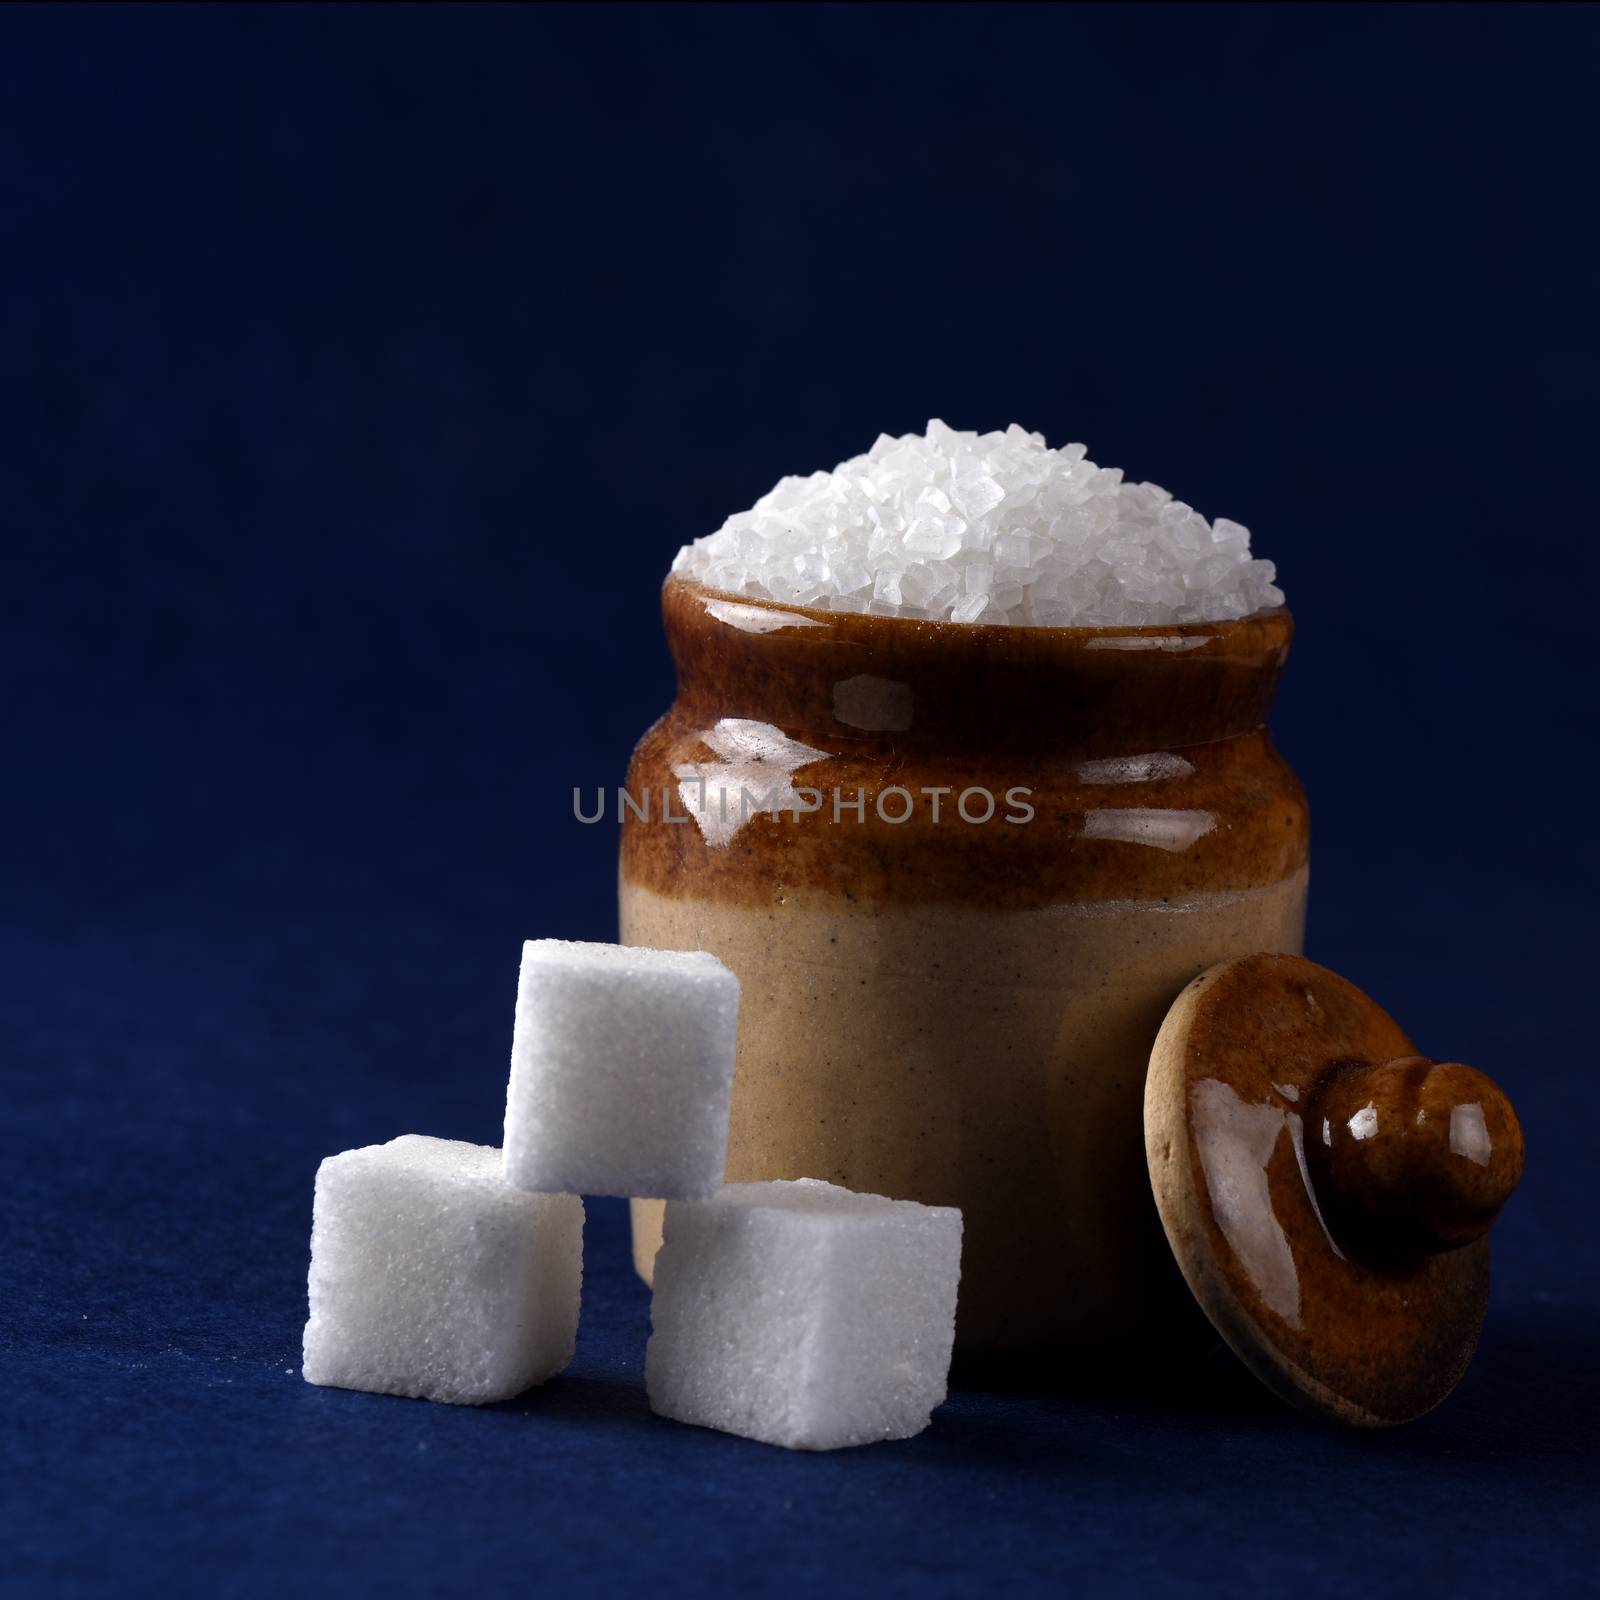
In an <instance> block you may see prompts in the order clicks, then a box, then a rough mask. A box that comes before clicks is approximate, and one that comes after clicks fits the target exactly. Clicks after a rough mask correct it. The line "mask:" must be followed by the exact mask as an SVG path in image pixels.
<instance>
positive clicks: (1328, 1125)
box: [1306, 1056, 1523, 1255]
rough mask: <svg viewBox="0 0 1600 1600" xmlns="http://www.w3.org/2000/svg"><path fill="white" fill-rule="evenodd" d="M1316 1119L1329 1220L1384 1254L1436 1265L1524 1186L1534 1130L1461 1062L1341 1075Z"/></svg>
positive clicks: (1312, 1130) (1317, 1107) (1315, 1109)
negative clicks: (1528, 1131)
mask: <svg viewBox="0 0 1600 1600" xmlns="http://www.w3.org/2000/svg"><path fill="white" fill-rule="evenodd" d="M1311 1111H1312V1119H1313V1120H1311V1121H1310V1122H1309V1123H1308V1126H1307V1129H1306V1134H1307V1138H1306V1143H1307V1145H1308V1147H1309V1149H1308V1151H1307V1154H1308V1155H1310V1156H1311V1159H1312V1161H1313V1163H1314V1164H1315V1171H1316V1177H1317V1178H1318V1179H1319V1180H1320V1182H1319V1183H1318V1188H1319V1192H1322V1193H1323V1194H1324V1195H1325V1198H1326V1202H1327V1204H1328V1205H1329V1208H1330V1210H1333V1211H1334V1213H1335V1214H1334V1215H1333V1216H1330V1218H1329V1220H1330V1222H1332V1223H1333V1224H1334V1226H1335V1229H1336V1231H1337V1230H1338V1228H1339V1226H1340V1224H1341V1223H1342V1224H1343V1226H1344V1227H1345V1228H1346V1229H1348V1230H1350V1231H1351V1232H1352V1233H1353V1234H1358V1235H1359V1237H1360V1239H1361V1241H1362V1242H1363V1243H1365V1244H1367V1245H1368V1246H1369V1247H1370V1248H1371V1249H1373V1250H1375V1251H1376V1252H1378V1253H1382V1254H1391V1253H1398V1254H1427V1255H1433V1254H1438V1253H1440V1252H1442V1251H1446V1250H1456V1249H1459V1248H1460V1247H1461V1246H1462V1245H1466V1244H1470V1243H1471V1242H1472V1241H1473V1240H1474V1239H1477V1238H1480V1237H1481V1236H1482V1235H1483V1234H1485V1233H1486V1232H1487V1231H1488V1229H1489V1225H1490V1224H1491V1223H1492V1222H1493V1221H1494V1219H1495V1216H1496V1214H1497V1213H1498V1212H1499V1210H1500V1208H1501V1206H1502V1205H1504V1204H1505V1202H1506V1200H1507V1199H1508V1198H1509V1197H1510V1194H1511V1191H1512V1190H1513V1189H1515V1188H1516V1186H1517V1182H1518V1180H1519V1179H1520V1178H1521V1177H1522V1158H1523V1148H1522V1127H1521V1124H1520V1123H1518V1121H1517V1114H1516V1112H1515V1111H1513V1110H1512V1109H1511V1102H1510V1101H1509V1100H1507V1099H1506V1097H1505V1095H1504V1094H1503V1093H1502V1092H1501V1091H1500V1089H1499V1088H1498V1087H1497V1086H1496V1084H1495V1083H1494V1082H1493V1081H1492V1080H1491V1079H1489V1078H1487V1077H1485V1076H1484V1074H1483V1073H1481V1072H1479V1071H1477V1070H1476V1069H1475V1068H1472V1067H1467V1066H1463V1065H1462V1064H1461V1063H1460V1062H1459V1061H1430V1060H1429V1059H1428V1058H1427V1057H1426V1056H1399V1057H1396V1058H1395V1059H1394V1060H1391V1061H1384V1062H1380V1063H1379V1064H1377V1065H1375V1066H1374V1065H1369V1064H1367V1063H1363V1062H1344V1063H1338V1064H1335V1065H1334V1066H1333V1067H1332V1068H1331V1069H1330V1070H1329V1071H1328V1072H1327V1074H1326V1075H1325V1076H1324V1078H1323V1080H1322V1082H1321V1083H1320V1084H1319V1086H1318V1090H1317V1093H1316V1096H1315V1099H1314V1101H1313V1105H1312V1107H1311ZM1312 1152H1315V1154H1312ZM1353 1242H1354V1241H1353Z"/></svg>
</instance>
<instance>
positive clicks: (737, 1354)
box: [304, 939, 961, 1450]
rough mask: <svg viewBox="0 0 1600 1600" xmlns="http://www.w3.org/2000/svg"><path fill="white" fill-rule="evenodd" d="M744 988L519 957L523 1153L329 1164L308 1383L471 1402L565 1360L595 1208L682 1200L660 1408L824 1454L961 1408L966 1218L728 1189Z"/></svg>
mask: <svg viewBox="0 0 1600 1600" xmlns="http://www.w3.org/2000/svg"><path fill="white" fill-rule="evenodd" d="M738 1008H739V982H738V979H737V978H736V977H735V976H734V975H733V974H732V973H731V972H730V971H728V969H727V968H726V967H725V966H723V964H722V963H721V962H720V961H718V960H717V959H716V958H715V957H714V956H711V955H708V954H706V953H705V952H698V951H692V952H681V951H667V950H641V949H633V948H625V947H623V946H619V945H597V944H570V943H565V942H563V941H560V940H553V939H541V940H533V941H530V942H529V943H528V944H526V945H525V946H524V947H523V953H522V968H521V973H520V976H519V980H518V986H517V1008H516V1021H515V1026H514V1029H513V1039H512V1052H511V1078H510V1083H509V1085H508V1088H507V1096H506V1119H505V1144H504V1148H503V1150H495V1149H493V1148H490V1147H485V1146H477V1145H468V1144H458V1143H455V1142H452V1141H448V1140H442V1139H429V1138H422V1137H418V1136H415V1135H410V1136H407V1137H404V1138H400V1139H395V1140H393V1141H392V1142H391V1143H389V1144H386V1145H377V1146H372V1147H369V1148H367V1149H363V1150H349V1151H346V1152H345V1153H344V1154H342V1155H338V1156H333V1157H330V1158H329V1159H328V1160H327V1161H324V1162H323V1164H322V1167H321V1169H320V1170H319V1172H318V1174H317V1185H316V1196H315V1202H314V1209H313V1223H312V1241H311V1250H312V1260H311V1274H310V1302H311V1314H310V1320H309V1321H308V1322H307V1324H306V1333H305V1366H304V1373H305V1377H306V1378H307V1380H308V1381H310V1382H312V1383H317V1384H326V1385H331V1386H334V1387H339V1388H349V1389H366V1390H372V1391H375V1392H378V1393H386V1394H401V1395H410V1396H415V1397H420V1398H426V1399H432V1400H441V1401H447V1402H451V1403H455V1404H463V1405H471V1404H481V1403H484V1402H487V1401H493V1400H502V1399H508V1398H510V1397H511V1396H513V1395H516V1394H519V1393H521V1392H522V1391H523V1390H525V1389H527V1388H529V1387H531V1386H533V1385H535V1384H539V1383H543V1382H544V1381H545V1380H546V1379H547V1378H550V1377H552V1376H554V1375H555V1374H556V1373H558V1372H560V1371H561V1370H562V1369H563V1368H564V1367H565V1366H566V1364H567V1362H568V1361H569V1360H570V1359H571V1357H572V1353H573V1349H574V1346H575V1341H576V1336H577V1326H578V1312H579V1300H580V1294H581V1286H582V1277H583V1262H582V1250H583V1245H582V1240H583V1202H582V1200H581V1199H579V1198H578V1196H579V1195H580V1194H592V1195H616V1196H625V1197H639V1198H654V1199H665V1200H666V1201H667V1202H668V1204H667V1215H666V1230H665V1243H664V1245H663V1247H662V1250H661V1254H660V1256H659V1258H658V1261H657V1266H656V1273H655V1289H654V1298H653V1302H652V1306H651V1319H652V1324H653V1328H654V1332H653V1334H652V1336H651V1339H650V1345H649V1350H648V1353H647V1357H646V1386H647V1388H648V1391H649V1395H650V1402H651V1405H652V1407H653V1408H654V1409H655V1410H656V1411H658V1412H659V1413H661V1414H662V1415H664V1416H668V1417H673V1418H676V1419H678V1420H680V1421H684V1422H693V1423H699V1424H702V1425H703V1426H706V1427H713V1428H720V1429H723V1430H725V1431H727V1432H730V1433H738V1434H743V1435H746V1436H747V1437H750V1438H754V1439H761V1440H765V1441H767V1442H769V1443H773V1444H781V1445H787V1446H790V1447H793V1448H800V1449H816V1450H825V1449H833V1448H836V1447H838V1446H840V1445H851V1444H862V1443H866V1442H869V1441H871V1440H875V1439H898V1438H906V1437H909V1436H910V1435H911V1434H914V1433H917V1432H919V1431H921V1429H922V1428H924V1427H926V1426H927V1423H928V1420H929V1416H930V1414H931V1412H932V1410H933V1408H934V1407H935V1406H936V1405H938V1404H939V1403H940V1402H941V1401H942V1400H943V1399H944V1394H945V1382H946V1375H947V1373H948V1369H949V1364H950V1352H951V1344H952V1340H953V1335H954V1322H955V1302H956V1286H957V1280H958V1277H959V1273H960V1252H961V1216H960V1213H959V1212H958V1211H955V1210H953V1209H951V1208H948V1207H938V1206H922V1205H917V1204H914V1203H912V1202H909V1201H893V1200H886V1199H883V1198H881V1197H878V1196H875V1195H858V1194H852V1193H851V1192H850V1191H848V1190H845V1189H841V1188H837V1187H835V1186H833V1185H831V1184H826V1183H819V1182H814V1181H811V1180H807V1179H801V1180H797V1181H792V1182H775V1183H760V1184H738V1185H733V1186H729V1187H723V1182H722V1180H723V1170H724V1166H725V1164H726V1159H727V1143H728V1113H729V1103H730V1097H731V1092H732V1085H733V1065H734V1038H735V1033H736V1029H737V1023H738Z"/></svg>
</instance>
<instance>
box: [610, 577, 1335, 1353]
mask: <svg viewBox="0 0 1600 1600" xmlns="http://www.w3.org/2000/svg"><path fill="white" fill-rule="evenodd" d="M663 611H664V618H665V624H666V632H667V638H668V642H669V644H670V647H671V650H672V655H673V659H674V662H675V664H676V667H677V673H678V696H677V699H676V701H675V703H674V704H673V706H672V708H671V710H670V711H669V712H668V713H667V715H666V716H665V717H663V718H662V719H661V721H659V722H658V723H657V724H656V725H655V726H654V727H653V728H652V729H651V730H650V731H649V732H648V733H647V734H646V735H645V736H644V738H643V739H642V740H641V742H640V744H639V746H638V749H637V750H636V752H635V754H634V757H633V761H632V764H631V767H630V770H629V774H628V780H627V789H628V793H629V795H630V796H631V798H632V804H630V805H629V806H627V807H625V808H624V815H623V830H622V847H621V925H622V937H623V940H624V942H626V943H632V944H642V945H653V946H659V947H666V948H677V949H703V950H710V951H712V952H714V953H715V954H716V955H718V956H719V957H721V959H722V960H723V961H725V962H726V963H727V964H728V965H729V966H730V967H732V968H733V970H734V971H735V972H737V973H738V975H739V977H740V979H741V982H742V988H743V1004H742V1012H741V1022H740V1033H739V1051H738V1066H737V1072H736V1078H735V1085H734V1100H733V1113H732V1126H731V1132H730V1145H729V1155H728V1179H729V1181H730V1182H737V1181H745V1180H753V1179H765V1178H798V1177H814V1178H824V1179H828V1180H831V1181H833V1182H837V1183H842V1184H846V1185H848V1186H849V1187H851V1188H854V1189H858V1190H866V1191H872V1192H876V1193H881V1194H885V1195H890V1196H894V1197H897V1198H907V1199H916V1200H922V1201H925V1202H929V1203H937V1204H953V1205H958V1206H960V1207H961V1209H962V1212H963V1215H964V1217H965V1220H966V1244H965V1251H964V1260H963V1277H962V1291H961V1307H960V1313H959V1326H958V1334H959V1339H960V1342H961V1346H962V1348H963V1349H965V1350H969V1351H972V1350H985V1349H987V1350H1008V1349H1019V1348H1027V1347H1037V1346H1044V1345H1052V1344H1060V1343H1094V1342H1101V1341H1108V1340H1113V1339H1117V1338H1119V1337H1122V1336H1124V1335H1126V1334H1128V1333H1129V1332H1131V1331H1133V1330H1135V1329H1137V1328H1138V1327H1139V1326H1140V1325H1141V1323H1142V1321H1143V1319H1144V1318H1145V1316H1146V1315H1147V1313H1148V1311H1149V1309H1150V1307H1151V1305H1152V1303H1153V1297H1154V1296H1156V1295H1157V1294H1158V1293H1159V1292H1160V1291H1161V1289H1162V1286H1164V1285H1166V1284H1168V1283H1170V1282H1171V1281H1172V1279H1173V1277H1174V1276H1175V1275H1174V1274H1173V1273H1172V1269H1171V1261H1170V1258H1169V1257H1167V1255H1166V1252H1165V1246H1164V1245H1163V1243H1162V1241H1161V1234H1160V1228H1159V1226H1158V1224H1157V1222H1156V1219H1155V1214H1154V1211H1153V1208H1152V1204H1151V1199H1150V1184H1149V1179H1148V1176H1147V1173H1146V1169H1145V1164H1144V1153H1143V1147H1142V1141H1141V1137H1140V1108H1141V1097H1142V1093H1143V1084H1144V1078H1145V1072H1146V1067H1147V1064H1148V1060H1149V1056H1150V1049H1151V1045H1152V1043H1153V1041H1154V1040H1155V1037H1156V1034H1157V1031H1158V1029H1159V1028H1160V1026H1161V1022H1162V1018H1163V1016H1164V1015H1165V1013H1166V1011H1167V1008H1168V1006H1169V1005H1170V1004H1171V1003H1172V1001H1173V999H1174V998H1175V997H1176V996H1177V994H1178V993H1179V992H1180V991H1181V990H1182V989H1183V988H1184V986H1185V985H1186V984H1187V983H1188V982H1189V981H1190V980H1191V979H1193V978H1194V977H1195V976H1196V975H1197V974H1199V973H1200V972H1202V971H1203V970H1205V969H1206V968H1208V967H1210V966H1212V965H1213V964H1215V963H1217V962H1219V961H1224V960H1227V959H1229V958H1230V957H1234V956H1240V955H1244V954H1248V953H1251V952H1259V951H1267V952H1271V951H1280V952H1296V951H1298V950H1299V948H1300V945H1301V938H1302V931H1303V926H1304V916H1305V901H1306V875H1307V866H1306V850H1307V826H1308V819H1307V811H1306V803H1305V799H1304V796H1303V794H1302V792H1301V789H1300V786H1299V784H1298V783H1297V782H1296V780H1295V777H1294V775H1293V773H1292V772H1291V771H1290V770H1289V768H1288V767H1287V765H1286V764H1285V763H1284V761H1283V759H1282V757H1281V756H1280V755H1279V754H1278V752H1277V751H1276V750H1275V749H1274V748H1273V745H1272V743H1271V740H1270V739H1269V737H1268V735H1267V731H1266V720H1267V713H1268V709H1269V707H1270V704H1271V701H1272V697H1273V692H1274V690H1275V688H1276V685H1277V682H1278V676H1279V673H1280V672H1281V670H1282V668H1283V664H1284V660H1285V658H1286V656H1287V654H1288V649H1289V640H1290V635H1291V632H1292V624H1291V621H1290V618H1289V615H1288V613H1287V612H1286V611H1284V610H1276V611H1271V612H1266V613H1261V614H1258V615H1256V616H1254V617H1249V618H1246V619H1243V620H1239V621H1228V622H1218V623H1191V624H1183V625H1174V626H1170V627H1125V628H1059V629H1058V628H1012V627H987V626H975V625H967V624H955V623H943V622H925V621H918V620H912V619H908V618H901V617H879V616H868V615H840V614H830V613H827V612H820V611H806V610H798V609H793V608H785V607H781V606H778V605H775V604H772V603H768V602H756V601H752V600H748V599H743V598H739V597H735V596H731V595H723V594H718V593H716V592H714V591H710V590H707V589H704V588H702V587H700V586H698V585H696V584H694V583H692V582H689V581H687V580H685V579H682V578H678V577H674V578H671V579H669V580H668V582H667V584H666V586H665V589H664V591H663ZM634 1229H635V1258H636V1262H637V1264H638V1266H639V1269H640V1271H641V1272H643V1273H644V1274H645V1275H646V1276H648V1275H649V1271H650V1265H651V1262H652V1260H653V1256H654V1251H655V1248H656V1246H657V1244H658V1243H659V1237H660V1207H659V1205H657V1204H655V1203H653V1202H648V1201H640V1202H635V1206H634Z"/></svg>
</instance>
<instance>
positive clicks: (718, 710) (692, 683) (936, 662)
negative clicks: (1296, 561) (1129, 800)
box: [662, 577, 1294, 760]
mask: <svg viewBox="0 0 1600 1600" xmlns="http://www.w3.org/2000/svg"><path fill="white" fill-rule="evenodd" d="M662 614H663V619H664V622H665V625H666V634H667V642H668V644H669V646H670V647H671V650H672V656H673V660H674V662H675V663H676V665H677V671H678V705H677V707H676V710H677V712H678V713H679V714H680V715H681V716H683V717H684V718H686V719H687V721H688V723H689V724H690V725H698V726H703V727H709V726H711V725H712V724H714V723H715V722H717V721H718V720H720V719H722V718H724V717H735V718H749V719H751V720H753V721H759V722H764V723H770V724H773V725H775V726H777V727H779V728H781V729H782V730H783V731H784V732H785V733H787V734H789V735H791V736H792V737H795V738H801V739H803V738H805V736H806V735H807V734H808V733H810V734H814V735H822V734H826V735H827V736H828V737H830V738H831V739H833V740H835V741H838V740H841V739H843V740H858V741H860V742H861V743H862V744H864V745H869V746H870V745H877V746H881V747H884V748H905V747H924V748H927V749H948V748H962V749H965V750H967V751H970V752H973V753H977V752H983V751H989V752H994V753H995V754H997V755H998V754H1003V753H1007V752H1022V751H1026V752H1027V753H1028V754H1029V755H1031V756H1032V757H1034V758H1043V759H1048V758H1050V757H1064V758H1067V759H1072V760H1084V759H1092V758H1095V757H1108V756H1119V755H1134V754H1139V753H1143V752H1146V751H1152V750H1175V749H1182V748H1184V747H1185V746H1192V745H1199V744H1207V743H1211V742H1213V741H1215V740H1219V739H1227V738H1230V737H1232V736H1234V735H1236V734H1242V733H1249V732H1251V731H1253V730H1256V729H1259V728H1261V727H1262V726H1263V725H1264V724H1265V723H1266V720H1267V713H1268V710H1269V708H1270V706H1271V704H1272V697H1273V695H1274V693H1275V692H1276V690H1277V686H1278V678H1279V675H1280V674H1281V672H1282V671H1283V665H1284V662H1285V660H1286V659H1287V658H1288V654H1289V641H1290V638H1291V636H1292V635H1293V632H1294V623H1293V620H1292V618H1291V617H1290V615H1289V612H1288V611H1287V610H1286V609H1283V608H1279V609H1277V610H1273V611H1264V612H1258V613H1257V614H1256V615H1254V616H1251V617H1245V618H1242V619H1240V620H1238V621H1230V622H1190V623H1175V624H1172V625H1170V626H1160V627H1126V628H1031V627H1011V626H1000V627H996V626H984V625H982V624H976V623H952V622H923V621H918V620H916V619H914V618H907V617H878V616H865V615H858V614H853V613H835V612H826V611H814V610H808V609H805V608H803V607H799V606H786V605H779V604H776V603H774V602H771V601H761V600H753V599H750V598H748V597H746V596H742V595H732V594H722V593H719V592H717V591H715V590H710V589H706V588H704V587H702V586H701V585H699V584H696V583H692V582H690V581H688V580H686V579H682V578H678V577H671V578H668V580H667V582H666V585H665V587H664V588H663V590H662Z"/></svg>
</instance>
